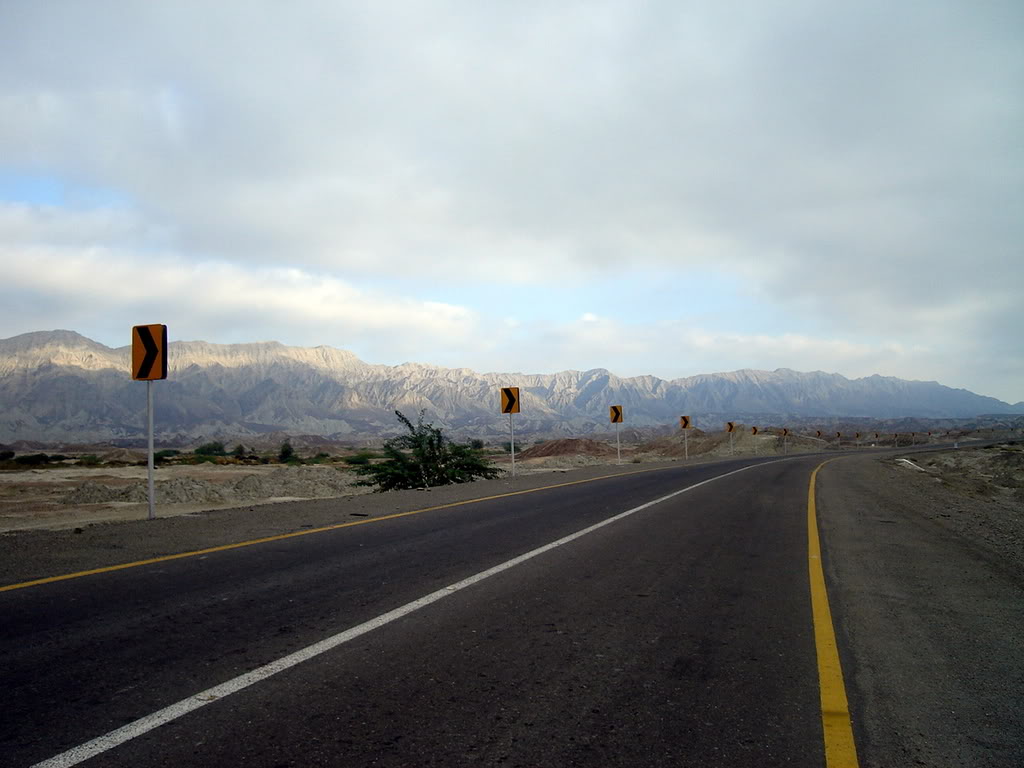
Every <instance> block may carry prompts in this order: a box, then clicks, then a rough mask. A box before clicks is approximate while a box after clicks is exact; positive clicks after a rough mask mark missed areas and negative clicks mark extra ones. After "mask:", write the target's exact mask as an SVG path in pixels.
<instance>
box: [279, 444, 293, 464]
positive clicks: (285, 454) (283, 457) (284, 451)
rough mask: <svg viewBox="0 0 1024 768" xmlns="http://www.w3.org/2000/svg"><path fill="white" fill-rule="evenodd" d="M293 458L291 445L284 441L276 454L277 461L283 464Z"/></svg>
mask: <svg viewBox="0 0 1024 768" xmlns="http://www.w3.org/2000/svg"><path fill="white" fill-rule="evenodd" d="M294 456H295V449H294V448H292V444H291V443H290V442H288V441H287V440H285V441H284V442H283V443H281V450H280V451H279V452H278V454H277V459H278V461H281V462H285V461H288V459H290V458H292V457H294Z"/></svg>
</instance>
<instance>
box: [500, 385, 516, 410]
mask: <svg viewBox="0 0 1024 768" xmlns="http://www.w3.org/2000/svg"><path fill="white" fill-rule="evenodd" d="M501 394H503V395H504V396H505V407H504V408H502V410H501V412H502V413H515V411H516V403H517V402H518V399H517V398H516V391H515V389H513V388H512V387H503V388H502V390H501Z"/></svg>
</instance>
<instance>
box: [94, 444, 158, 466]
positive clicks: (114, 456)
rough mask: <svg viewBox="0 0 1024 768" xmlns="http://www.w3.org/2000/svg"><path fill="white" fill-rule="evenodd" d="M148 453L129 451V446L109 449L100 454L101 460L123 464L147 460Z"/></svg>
mask: <svg viewBox="0 0 1024 768" xmlns="http://www.w3.org/2000/svg"><path fill="white" fill-rule="evenodd" d="M146 456H147V455H146V454H145V453H142V452H140V451H129V450H128V449H127V448H115V449H114V450H112V451H107V452H106V453H104V454H103V455H102V456H100V461H104V462H106V463H107V464H111V463H115V462H120V463H123V464H136V463H138V462H140V461H145V460H146Z"/></svg>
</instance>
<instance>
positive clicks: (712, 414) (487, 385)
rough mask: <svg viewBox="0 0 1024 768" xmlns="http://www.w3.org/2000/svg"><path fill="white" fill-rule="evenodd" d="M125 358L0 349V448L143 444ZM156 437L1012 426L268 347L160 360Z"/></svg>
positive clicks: (775, 384) (17, 342)
mask: <svg viewBox="0 0 1024 768" xmlns="http://www.w3.org/2000/svg"><path fill="white" fill-rule="evenodd" d="M129 355H130V349H129V348H128V347H120V348H117V349H111V348H110V347H106V346H104V345H102V344H99V343H97V342H95V341H92V340H91V339H87V338H86V337H84V336H81V335H80V334H77V333H75V332H73V331H39V332H34V333H27V334H23V335H21V336H15V337H13V338H9V339H3V340H0V442H13V441H15V440H38V441H50V442H57V441H74V442H85V441H110V440H118V439H127V438H136V437H139V436H141V435H143V434H144V431H145V389H146V388H145V386H143V385H142V384H141V383H139V382H134V381H132V380H131V379H130V377H129V374H128V365H129V362H128V361H129ZM155 386H156V398H155V399H156V409H155V413H156V416H155V422H156V431H157V434H158V435H159V436H160V437H161V439H162V440H164V441H180V442H188V441H192V440H195V439H199V438H203V437H212V436H230V437H238V438H244V437H245V436H246V435H253V436H255V435H261V434H268V433H275V432H286V433H292V434H307V435H320V436H324V437H330V438H332V439H336V440H337V439H353V440H361V439H367V438H374V437H380V436H382V435H387V434H392V433H394V431H395V429H396V421H395V418H394V411H395V410H396V409H398V410H401V411H403V412H405V413H407V414H409V415H413V416H414V415H415V414H416V413H418V412H419V411H420V410H421V409H426V410H427V412H428V418H429V419H431V420H433V421H434V422H435V423H438V424H440V425H443V426H445V427H447V428H448V429H450V430H452V431H453V432H455V433H456V434H461V435H466V436H469V435H472V436H478V437H482V438H485V439H487V438H492V439H497V438H501V437H502V436H504V434H505V430H506V429H507V420H506V419H505V418H504V417H502V416H500V414H498V413H497V411H498V388H499V387H502V386H518V387H520V389H521V394H522V413H521V414H520V415H519V416H517V417H516V418H517V420H516V430H517V432H521V433H523V434H529V433H540V434H544V435H545V436H549V437H555V436H572V435H585V434H591V433H598V432H606V431H607V430H608V406H609V405H610V404H613V403H614V404H621V405H623V406H624V412H625V415H626V422H627V424H629V425H630V426H651V425H661V424H673V423H675V422H676V421H677V420H678V418H679V416H680V415H681V414H688V415H690V416H693V417H694V418H695V419H696V422H697V423H698V424H711V423H715V424H717V423H718V421H720V420H722V419H725V418H734V419H745V420H748V421H749V422H750V423H756V422H757V421H758V420H760V421H761V422H762V423H766V421H767V420H768V419H769V418H772V417H775V418H776V420H777V421H780V423H781V420H782V419H785V418H793V419H796V418H800V419H806V418H814V417H821V418H830V419H835V418H837V417H851V418H876V419H898V418H904V417H906V418H968V417H974V416H976V415H978V414H1022V413H1024V403H1017V404H1016V405H1010V404H1008V403H1004V402H1002V401H1000V400H997V399H995V398H991V397H984V396H981V395H977V394H974V393H973V392H968V391H967V390H964V389H952V388H950V387H945V386H943V385H941V384H938V383H936V382H933V381H905V380H903V379H897V378H892V377H883V376H869V377H866V378H862V379H847V378H846V377H844V376H840V375H839V374H835V373H823V372H821V371H815V372H811V373H801V372H798V371H793V370H789V369H785V368H781V369H778V370H775V371H755V370H740V371H733V372H731V373H713V374H703V375H700V376H692V377H689V378H684V379H675V380H673V381H665V380H663V379H659V378H656V377H654V376H637V377H633V378H620V377H618V376H616V375H614V374H613V373H610V372H609V371H607V370H604V369H601V368H597V369H593V370H589V371H562V372H560V373H554V374H531V375H526V374H518V373H507V374H496V373H486V374H481V373H476V372H475V371H471V370H469V369H467V368H440V367H437V366H431V365H424V364H420V363H405V364H402V365H398V366H386V365H371V364H368V363H365V362H363V361H361V360H359V359H358V358H357V357H356V356H355V355H353V354H352V353H351V352H347V351H345V350H340V349H334V348H332V347H326V346H321V347H312V348H304V347H288V346H285V345H283V344H280V343H278V342H259V343H252V344H210V343H207V342H204V341H177V342H172V343H171V344H170V349H169V377H168V379H167V380H166V381H162V382H158V383H157V384H156V385H155Z"/></svg>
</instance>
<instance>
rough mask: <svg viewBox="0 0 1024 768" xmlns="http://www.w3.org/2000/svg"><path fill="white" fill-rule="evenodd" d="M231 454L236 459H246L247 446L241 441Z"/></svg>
mask: <svg viewBox="0 0 1024 768" xmlns="http://www.w3.org/2000/svg"><path fill="white" fill-rule="evenodd" d="M231 455H232V456H234V457H235V458H236V459H244V458H245V446H244V445H242V444H241V443H239V444H238V445H236V446H235V450H233V451H232V452H231Z"/></svg>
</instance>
